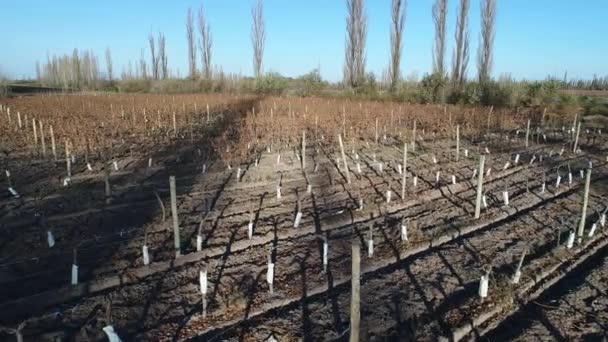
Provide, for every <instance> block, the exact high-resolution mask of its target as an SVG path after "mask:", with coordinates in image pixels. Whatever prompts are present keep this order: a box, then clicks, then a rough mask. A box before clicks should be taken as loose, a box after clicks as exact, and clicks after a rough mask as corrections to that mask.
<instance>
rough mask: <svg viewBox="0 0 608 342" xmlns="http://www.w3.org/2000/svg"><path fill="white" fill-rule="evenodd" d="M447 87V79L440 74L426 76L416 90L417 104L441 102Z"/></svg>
mask: <svg viewBox="0 0 608 342" xmlns="http://www.w3.org/2000/svg"><path fill="white" fill-rule="evenodd" d="M446 86H447V78H446V77H445V76H443V75H440V74H437V73H435V74H426V75H424V77H422V80H421V81H420V85H419V89H418V102H420V103H423V104H425V103H438V102H443V97H444V96H445V91H446Z"/></svg>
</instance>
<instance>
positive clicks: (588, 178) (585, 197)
mask: <svg viewBox="0 0 608 342" xmlns="http://www.w3.org/2000/svg"><path fill="white" fill-rule="evenodd" d="M578 127H579V130H580V127H581V126H580V123H579V126H578ZM590 185H591V169H587V174H586V176H585V193H584V195H583V210H581V220H580V223H579V225H578V243H579V244H580V243H582V242H583V232H584V230H585V221H586V219H587V205H588V204H589V186H590Z"/></svg>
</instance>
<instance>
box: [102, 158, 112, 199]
mask: <svg viewBox="0 0 608 342" xmlns="http://www.w3.org/2000/svg"><path fill="white" fill-rule="evenodd" d="M110 168H111V166H110V164H108V163H106V166H105V167H104V168H103V169H104V171H103V173H104V183H105V187H106V204H110V202H112V187H111V186H110Z"/></svg>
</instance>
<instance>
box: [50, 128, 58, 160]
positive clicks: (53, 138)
mask: <svg viewBox="0 0 608 342" xmlns="http://www.w3.org/2000/svg"><path fill="white" fill-rule="evenodd" d="M50 130H51V150H52V151H53V160H55V161H57V146H55V134H54V133H53V126H50Z"/></svg>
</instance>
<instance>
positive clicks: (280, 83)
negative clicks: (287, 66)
mask: <svg viewBox="0 0 608 342" xmlns="http://www.w3.org/2000/svg"><path fill="white" fill-rule="evenodd" d="M285 89H287V81H286V80H285V78H284V77H283V76H281V75H279V74H278V73H268V74H266V75H264V76H262V77H259V78H258V79H256V80H255V86H254V90H255V92H256V93H257V94H267V95H281V94H283V92H284V91H285Z"/></svg>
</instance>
